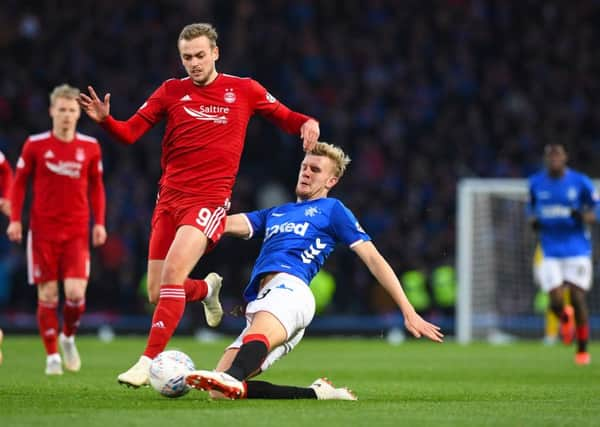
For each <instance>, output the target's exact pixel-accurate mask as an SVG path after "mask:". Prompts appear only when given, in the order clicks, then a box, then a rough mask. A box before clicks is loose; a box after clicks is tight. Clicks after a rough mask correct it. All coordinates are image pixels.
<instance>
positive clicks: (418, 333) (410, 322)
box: [404, 311, 444, 342]
mask: <svg viewBox="0 0 600 427" xmlns="http://www.w3.org/2000/svg"><path fill="white" fill-rule="evenodd" d="M404 326H405V327H406V330H407V331H408V332H410V333H411V334H413V336H415V337H417V338H421V337H422V336H426V337H427V338H429V339H430V340H431V341H435V342H444V334H442V333H441V332H440V327H439V326H436V325H434V324H433V323H429V322H427V321H426V320H424V319H423V318H422V317H421V316H419V315H418V314H417V313H416V312H414V311H413V312H411V313H409V314H405V315H404Z"/></svg>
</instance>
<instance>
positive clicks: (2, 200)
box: [0, 151, 13, 216]
mask: <svg viewBox="0 0 600 427" xmlns="http://www.w3.org/2000/svg"><path fill="white" fill-rule="evenodd" d="M12 182H13V170H12V168H11V167H10V163H8V159H7V158H6V156H4V153H3V152H1V151H0V212H2V213H3V214H4V215H6V216H10V190H11V187H12Z"/></svg>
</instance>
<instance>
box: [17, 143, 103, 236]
mask: <svg viewBox="0 0 600 427" xmlns="http://www.w3.org/2000/svg"><path fill="white" fill-rule="evenodd" d="M29 176H32V178H33V198H32V203H31V219H30V228H31V229H32V230H35V231H38V232H40V231H41V232H47V233H50V232H56V231H65V230H67V231H71V230H72V231H73V232H76V231H80V230H87V227H88V226H89V221H90V202H91V205H92V210H93V215H94V223H95V224H102V225H104V213H105V195H104V184H103V182H102V154H101V151H100V144H98V141H96V139H95V138H92V137H90V136H87V135H83V134H80V133H76V134H75V138H74V139H73V140H72V141H70V142H65V141H61V140H59V139H57V138H56V137H55V136H54V135H53V134H52V132H50V131H48V132H44V133H40V134H37V135H31V136H30V137H29V138H27V140H26V141H25V145H24V146H23V151H22V152H21V157H19V160H18V162H17V168H16V174H15V181H14V185H13V191H12V196H11V201H12V212H11V217H10V219H11V221H21V211H22V209H23V201H24V199H25V191H26V188H27V180H28V178H29ZM88 192H89V194H90V197H89V199H88Z"/></svg>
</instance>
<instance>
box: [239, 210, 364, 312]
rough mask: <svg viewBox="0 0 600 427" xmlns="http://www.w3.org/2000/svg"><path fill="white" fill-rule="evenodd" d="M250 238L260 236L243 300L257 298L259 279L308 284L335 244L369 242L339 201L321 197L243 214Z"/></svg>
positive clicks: (354, 218)
mask: <svg viewBox="0 0 600 427" xmlns="http://www.w3.org/2000/svg"><path fill="white" fill-rule="evenodd" d="M245 216H246V218H247V219H248V222H249V225H250V237H263V238H264V241H263V244H262V248H261V250H260V254H259V255H258V259H257V260H256V263H255V264H254V269H253V270H252V276H251V278H250V283H248V285H247V286H246V289H245V290H244V298H245V299H246V301H248V302H250V301H253V300H254V299H256V296H257V294H258V287H259V285H260V279H261V277H262V276H263V275H264V274H266V273H270V272H284V273H288V274H291V275H293V276H296V277H298V278H300V279H302V280H303V281H304V282H305V283H307V284H309V283H310V281H311V280H312V278H313V277H314V276H315V275H316V274H317V272H318V271H319V269H320V268H321V267H322V266H323V264H324V263H325V260H326V259H327V257H328V256H329V254H330V253H331V252H332V251H333V249H334V247H335V245H336V243H338V242H341V243H343V244H345V245H347V246H350V247H352V246H354V245H356V244H358V243H360V242H364V241H368V240H371V238H370V237H369V236H368V235H367V234H366V233H365V232H364V230H363V229H362V228H361V226H360V224H359V223H358V221H357V220H356V217H355V216H354V215H353V214H352V212H350V210H349V209H348V208H347V207H346V206H344V204H343V203H342V202H340V201H339V200H337V199H332V198H321V199H316V200H309V201H305V202H298V203H287V204H285V205H281V206H276V207H273V208H269V209H263V210H259V211H254V212H250V213H247V214H245Z"/></svg>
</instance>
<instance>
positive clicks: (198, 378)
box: [185, 371, 246, 399]
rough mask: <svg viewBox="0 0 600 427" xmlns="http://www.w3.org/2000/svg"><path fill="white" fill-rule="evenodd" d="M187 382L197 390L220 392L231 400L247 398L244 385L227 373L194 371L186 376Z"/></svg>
mask: <svg viewBox="0 0 600 427" xmlns="http://www.w3.org/2000/svg"><path fill="white" fill-rule="evenodd" d="M185 382H186V384H187V385H189V386H190V387H192V388H195V389H197V390H204V391H213V390H214V391H218V392H220V393H222V394H223V395H224V396H225V397H227V398H229V399H242V398H244V397H245V396H246V388H245V387H244V383H243V382H241V381H240V380H238V379H236V378H234V377H232V376H231V375H229V374H226V373H225V372H216V371H192V372H190V373H188V374H186V376H185Z"/></svg>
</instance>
